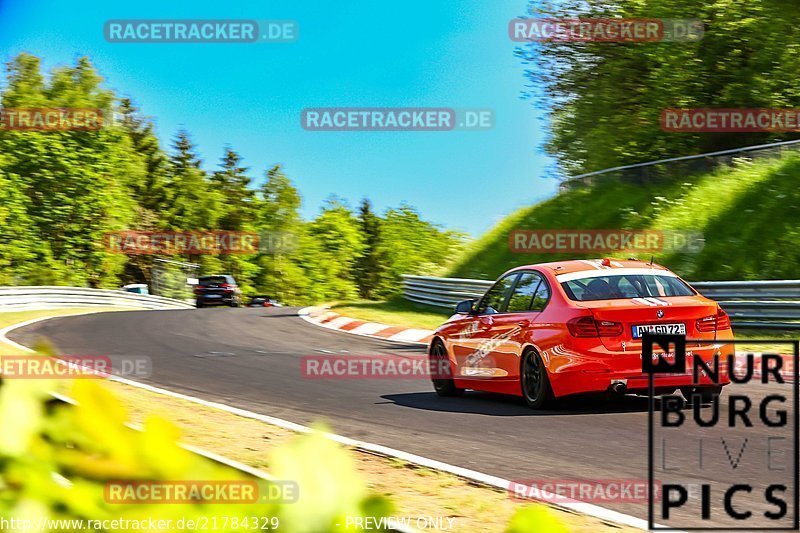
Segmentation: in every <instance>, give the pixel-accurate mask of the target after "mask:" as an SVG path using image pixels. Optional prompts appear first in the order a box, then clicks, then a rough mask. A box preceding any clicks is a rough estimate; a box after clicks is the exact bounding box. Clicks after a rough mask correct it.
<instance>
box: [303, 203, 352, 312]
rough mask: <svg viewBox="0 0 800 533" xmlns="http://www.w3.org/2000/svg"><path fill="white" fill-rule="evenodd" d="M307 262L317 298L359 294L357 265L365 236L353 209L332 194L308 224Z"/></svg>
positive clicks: (304, 252) (312, 291) (320, 299)
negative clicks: (356, 276) (356, 275)
mask: <svg viewBox="0 0 800 533" xmlns="http://www.w3.org/2000/svg"><path fill="white" fill-rule="evenodd" d="M304 244H305V246H304V248H303V250H302V251H303V254H304V255H303V265H304V268H305V270H306V276H307V278H308V280H309V291H310V292H311V294H313V296H314V297H315V299H316V300H317V301H324V300H334V299H353V298H355V297H356V296H357V295H358V286H357V284H356V280H355V264H356V261H357V260H358V258H359V257H361V255H362V254H363V252H364V236H363V235H362V233H361V228H360V225H359V222H358V219H357V218H356V217H355V215H354V214H353V212H352V210H351V209H350V208H349V207H348V206H347V204H346V203H344V202H343V201H342V200H340V199H339V198H337V197H336V196H330V197H329V198H328V199H327V200H326V201H325V205H324V206H323V207H322V210H321V212H320V214H319V215H318V216H317V218H315V219H314V220H313V221H312V222H311V223H310V224H309V225H308V233H307V238H306V241H305V243H304Z"/></svg>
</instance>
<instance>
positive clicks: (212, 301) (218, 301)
mask: <svg viewBox="0 0 800 533" xmlns="http://www.w3.org/2000/svg"><path fill="white" fill-rule="evenodd" d="M233 301H234V297H233V296H223V297H221V298H207V297H200V298H197V299H196V303H197V304H198V305H230V304H231V303H232V302H233Z"/></svg>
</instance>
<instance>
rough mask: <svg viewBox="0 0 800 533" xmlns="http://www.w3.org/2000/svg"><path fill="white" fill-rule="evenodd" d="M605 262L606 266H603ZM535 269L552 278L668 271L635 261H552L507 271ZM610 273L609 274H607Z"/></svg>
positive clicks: (664, 268)
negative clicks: (630, 270) (598, 272)
mask: <svg viewBox="0 0 800 533" xmlns="http://www.w3.org/2000/svg"><path fill="white" fill-rule="evenodd" d="M603 261H607V263H608V264H607V265H604V264H603ZM531 268H536V269H539V270H548V271H550V272H552V274H553V275H554V276H559V275H561V274H571V273H573V272H584V271H596V270H612V271H613V270H614V269H617V268H652V269H653V270H659V271H662V272H669V269H667V268H666V267H663V266H661V265H658V264H656V263H649V262H646V261H637V260H633V259H612V258H608V259H607V260H606V259H578V260H571V261H553V262H551V263H538V264H535V265H525V266H520V267H517V268H513V269H511V270H509V272H514V271H516V270H530V269H531ZM609 273H610V272H609Z"/></svg>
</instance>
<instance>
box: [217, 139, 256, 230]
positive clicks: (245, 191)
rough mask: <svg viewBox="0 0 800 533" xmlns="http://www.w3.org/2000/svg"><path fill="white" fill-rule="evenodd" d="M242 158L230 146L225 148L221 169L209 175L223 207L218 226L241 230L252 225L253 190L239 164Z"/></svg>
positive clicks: (243, 168)
mask: <svg viewBox="0 0 800 533" xmlns="http://www.w3.org/2000/svg"><path fill="white" fill-rule="evenodd" d="M241 161H242V158H241V156H240V155H239V154H237V153H236V152H235V151H233V149H232V148H226V149H225V155H224V156H223V158H222V162H221V164H220V166H221V167H222V169H221V170H218V171H217V172H214V174H213V175H212V176H211V183H212V185H213V188H214V189H215V190H216V191H217V192H218V193H219V194H220V196H221V197H222V198H223V201H224V203H225V208H224V210H223V213H222V214H221V216H220V219H219V228H220V229H225V230H238V231H242V230H245V229H248V228H251V227H252V224H253V222H254V220H253V218H254V211H255V205H254V204H255V191H253V190H252V189H250V181H251V180H250V178H249V177H248V176H247V169H246V168H245V167H242V166H240V165H239V163H241Z"/></svg>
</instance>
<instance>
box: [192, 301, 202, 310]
mask: <svg viewBox="0 0 800 533" xmlns="http://www.w3.org/2000/svg"><path fill="white" fill-rule="evenodd" d="M194 306H195V307H196V308H198V309H202V308H203V304H202V303H200V302H196V303H195V304H194Z"/></svg>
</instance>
